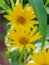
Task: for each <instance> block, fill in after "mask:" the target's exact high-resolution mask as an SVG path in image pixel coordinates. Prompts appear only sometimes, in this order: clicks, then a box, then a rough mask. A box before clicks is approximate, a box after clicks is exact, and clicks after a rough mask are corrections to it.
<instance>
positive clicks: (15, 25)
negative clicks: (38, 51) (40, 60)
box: [4, 2, 41, 52]
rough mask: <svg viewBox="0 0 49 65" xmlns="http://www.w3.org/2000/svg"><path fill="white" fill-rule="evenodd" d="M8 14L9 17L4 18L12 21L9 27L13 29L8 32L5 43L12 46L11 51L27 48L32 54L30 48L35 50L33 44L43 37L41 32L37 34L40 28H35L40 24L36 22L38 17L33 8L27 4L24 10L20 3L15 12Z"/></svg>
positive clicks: (9, 11) (17, 4) (10, 11)
mask: <svg viewBox="0 0 49 65" xmlns="http://www.w3.org/2000/svg"><path fill="white" fill-rule="evenodd" d="M7 13H8V15H4V17H5V18H6V19H8V20H9V21H10V22H9V23H8V24H7V25H11V28H10V29H9V30H8V33H7V35H6V39H5V43H6V44H10V47H11V49H12V48H15V47H18V48H19V50H22V49H23V48H24V47H26V48H27V50H28V52H30V48H32V49H34V48H35V47H34V46H33V44H31V42H34V41H36V40H38V39H39V38H40V37H41V35H40V32H37V28H38V27H37V26H34V24H39V22H38V21H36V20H34V18H35V17H36V16H35V14H34V11H33V9H32V7H31V6H29V4H27V5H26V6H25V8H24V9H23V8H22V5H21V3H19V2H18V3H16V5H15V7H14V8H13V10H8V11H7ZM30 28H32V30H30ZM36 32H37V33H36Z"/></svg>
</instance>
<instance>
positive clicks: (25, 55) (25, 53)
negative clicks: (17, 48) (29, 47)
mask: <svg viewBox="0 0 49 65" xmlns="http://www.w3.org/2000/svg"><path fill="white" fill-rule="evenodd" d="M26 57H27V52H26V49H25V47H24V65H26Z"/></svg>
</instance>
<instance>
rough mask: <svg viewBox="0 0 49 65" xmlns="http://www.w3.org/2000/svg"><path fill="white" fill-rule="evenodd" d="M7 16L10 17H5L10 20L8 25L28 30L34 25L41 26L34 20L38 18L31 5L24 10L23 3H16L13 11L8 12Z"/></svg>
mask: <svg viewBox="0 0 49 65" xmlns="http://www.w3.org/2000/svg"><path fill="white" fill-rule="evenodd" d="M7 14H8V15H4V17H5V18H6V19H7V20H9V23H8V24H7V25H17V26H21V27H22V28H24V29H27V30H28V29H29V28H30V27H32V26H33V25H34V24H39V22H38V21H36V20H34V18H36V16H35V14H34V11H33V9H32V7H31V6H29V4H27V5H26V6H25V8H24V9H23V8H22V5H21V3H16V5H15V7H14V8H13V9H12V10H8V11H7Z"/></svg>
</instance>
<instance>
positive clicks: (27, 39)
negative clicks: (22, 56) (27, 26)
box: [5, 26, 41, 52]
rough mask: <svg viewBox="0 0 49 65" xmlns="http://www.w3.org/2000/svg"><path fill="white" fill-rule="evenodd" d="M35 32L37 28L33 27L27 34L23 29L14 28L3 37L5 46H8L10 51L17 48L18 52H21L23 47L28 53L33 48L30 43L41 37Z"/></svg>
mask: <svg viewBox="0 0 49 65" xmlns="http://www.w3.org/2000/svg"><path fill="white" fill-rule="evenodd" d="M16 28H17V29H16ZM36 31H37V27H34V28H33V30H32V31H30V32H29V33H28V32H26V31H24V29H23V28H18V27H16V26H14V27H13V28H11V29H10V30H9V32H8V33H7V35H6V37H5V43H6V45H7V44H10V45H11V49H12V48H15V47H18V48H19V49H20V50H22V49H23V48H24V47H26V48H27V50H28V52H29V51H30V48H32V49H34V48H35V47H34V46H33V45H32V44H31V42H34V41H36V40H38V39H39V38H40V37H41V35H40V32H37V33H36ZM35 33H36V34H35Z"/></svg>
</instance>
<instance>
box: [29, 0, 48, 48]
mask: <svg viewBox="0 0 49 65" xmlns="http://www.w3.org/2000/svg"><path fill="white" fill-rule="evenodd" d="M29 2H30V5H31V6H32V7H33V9H34V11H35V14H36V16H37V19H38V20H39V22H40V24H39V29H40V31H41V34H42V38H41V43H42V48H43V46H44V44H45V38H46V30H47V13H46V11H45V8H44V4H43V1H42V0H29Z"/></svg>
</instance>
